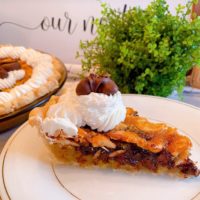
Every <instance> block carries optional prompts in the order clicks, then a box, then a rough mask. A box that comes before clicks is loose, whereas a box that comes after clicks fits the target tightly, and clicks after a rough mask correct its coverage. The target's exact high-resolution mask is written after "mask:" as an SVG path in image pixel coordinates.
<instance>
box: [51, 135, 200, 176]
mask: <svg viewBox="0 0 200 200" xmlns="http://www.w3.org/2000/svg"><path fill="white" fill-rule="evenodd" d="M70 141H71V142H72V143H71V144H68V145H60V144H59V143H57V144H56V143H54V144H52V145H50V147H51V148H52V150H53V152H54V153H55V155H56V156H58V157H59V158H61V159H64V161H65V162H67V163H73V164H74V163H76V164H79V165H80V166H83V167H92V166H99V167H103V168H104V167H110V168H115V169H125V170H130V171H137V170H140V169H143V170H145V169H146V170H148V171H151V172H154V173H162V172H165V171H168V172H172V173H176V174H177V175H178V176H181V177H184V178H187V177H190V176H198V175H199V174H200V171H199V170H198V168H197V167H196V165H195V163H194V162H193V161H192V160H191V159H189V158H187V159H186V160H184V161H183V162H182V163H180V164H176V161H175V157H174V156H173V155H172V154H171V153H169V152H167V151H166V150H162V151H161V152H158V153H153V152H150V151H148V150H145V149H142V148H140V147H138V146H137V145H136V144H131V143H126V142H121V141H114V140H111V141H112V142H113V143H114V144H115V145H116V148H115V149H112V148H107V147H93V146H92V145H91V144H80V143H79V144H77V143H76V140H74V139H70ZM76 144H77V145H76Z"/></svg>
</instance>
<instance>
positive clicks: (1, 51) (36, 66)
mask: <svg viewBox="0 0 200 200" xmlns="http://www.w3.org/2000/svg"><path fill="white" fill-rule="evenodd" d="M62 73H63V64H62V63H61V62H60V61H59V60H58V59H56V58H55V57H53V56H51V55H48V54H45V53H41V52H39V51H36V50H33V49H30V48H29V49H26V48H24V47H15V46H0V116H3V115H5V114H8V113H11V112H13V111H15V110H17V109H19V108H21V107H23V106H25V105H27V104H30V103H32V102H33V101H34V100H36V99H38V98H40V97H42V96H44V95H45V94H47V93H49V92H51V91H53V90H55V89H56V88H58V87H59V81H60V79H61V74H62Z"/></svg>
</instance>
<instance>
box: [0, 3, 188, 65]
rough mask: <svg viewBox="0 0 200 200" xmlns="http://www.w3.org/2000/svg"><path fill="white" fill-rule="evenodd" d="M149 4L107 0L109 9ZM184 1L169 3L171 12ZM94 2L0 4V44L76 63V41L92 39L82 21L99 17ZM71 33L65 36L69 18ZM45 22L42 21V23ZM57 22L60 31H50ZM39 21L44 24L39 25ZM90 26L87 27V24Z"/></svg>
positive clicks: (98, 8)
mask: <svg viewBox="0 0 200 200" xmlns="http://www.w3.org/2000/svg"><path fill="white" fill-rule="evenodd" d="M150 1H151V0H123V1H122V0H106V2H108V3H109V4H110V5H111V6H112V7H115V8H120V9H123V6H124V4H127V6H133V5H137V6H138V5H140V6H141V7H146V6H147V5H148V3H149V2H150ZM186 2H187V0H176V1H175V0H168V3H169V5H170V10H171V11H172V12H174V11H175V7H176V6H177V5H178V4H179V3H181V4H185V3H186ZM100 9H101V8H100V3H99V2H98V1H97V0H58V1H56V0H18V1H16V0H0V43H3V44H13V45H23V46H26V47H32V48H35V49H39V50H42V51H46V52H49V53H52V54H55V55H56V56H57V57H59V58H60V59H62V60H63V61H64V62H66V63H77V62H79V61H77V60H76V59H75V54H76V51H77V50H78V48H79V41H80V39H81V40H85V39H90V38H92V37H94V35H93V34H91V32H90V26H88V28H87V30H86V31H83V20H87V19H89V18H90V17H91V16H94V17H98V16H100ZM67 16H68V17H69V18H70V19H71V29H70V31H71V32H70V33H69V32H68V26H69V18H67ZM43 20H44V21H43ZM52 20H54V22H55V24H57V23H58V21H59V20H60V27H61V29H62V30H59V29H58V27H54V28H53V27H52ZM42 21H43V22H44V23H43V25H42ZM89 25H90V24H89Z"/></svg>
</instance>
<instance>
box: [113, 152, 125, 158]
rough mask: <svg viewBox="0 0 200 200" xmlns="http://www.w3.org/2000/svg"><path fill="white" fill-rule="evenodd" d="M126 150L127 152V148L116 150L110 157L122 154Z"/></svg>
mask: <svg viewBox="0 0 200 200" xmlns="http://www.w3.org/2000/svg"><path fill="white" fill-rule="evenodd" d="M125 152H126V151H125V150H117V151H114V152H112V153H110V154H109V157H110V158H114V157H116V156H119V155H121V154H123V153H125Z"/></svg>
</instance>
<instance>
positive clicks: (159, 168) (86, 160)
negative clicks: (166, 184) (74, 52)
mask: <svg viewBox="0 0 200 200" xmlns="http://www.w3.org/2000/svg"><path fill="white" fill-rule="evenodd" d="M58 101H59V97H57V96H52V97H51V99H50V101H49V102H48V103H47V104H46V105H45V106H43V107H40V108H35V109H34V110H33V111H31V113H30V116H29V123H30V125H32V126H36V127H37V128H38V130H39V133H40V135H43V138H44V140H45V141H46V143H47V145H48V147H50V149H51V150H52V151H53V152H54V154H55V155H56V157H57V158H59V159H60V160H62V161H64V162H65V163H68V164H76V165H77V164H78V165H80V166H83V167H94V166H97V167H101V168H108V167H109V168H114V169H123V170H129V171H138V170H141V169H142V170H147V171H150V172H154V173H163V172H167V173H169V174H173V175H178V176H180V177H184V178H186V177H191V176H198V175H199V173H200V171H199V169H198V168H197V167H196V165H195V163H194V162H193V161H192V160H191V159H190V158H189V156H190V149H191V147H192V143H191V141H190V139H189V138H188V137H187V136H184V135H181V134H179V133H178V131H177V129H176V128H173V127H170V126H168V125H166V124H165V123H155V122H151V121H149V120H147V119H146V118H144V117H140V116H139V115H138V113H137V111H135V110H134V109H132V108H129V107H127V111H126V118H125V120H124V121H123V122H121V123H120V124H118V125H117V126H116V127H115V128H114V129H112V130H110V131H108V132H105V133H102V132H98V131H95V130H91V128H90V127H88V126H85V127H81V128H78V135H77V136H75V137H70V138H69V137H67V135H66V134H67V133H64V132H63V130H57V131H56V133H55V134H54V136H49V135H47V133H44V132H42V128H41V125H42V121H43V120H44V119H45V116H46V113H47V111H48V109H49V107H50V106H51V105H54V104H56V103H57V102H58ZM41 133H42V134H41Z"/></svg>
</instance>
